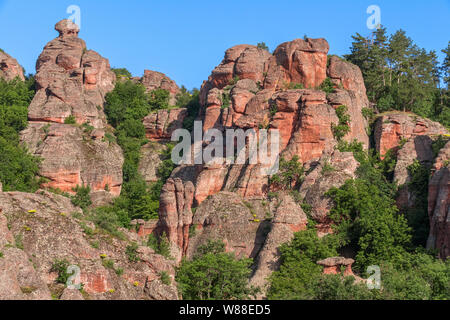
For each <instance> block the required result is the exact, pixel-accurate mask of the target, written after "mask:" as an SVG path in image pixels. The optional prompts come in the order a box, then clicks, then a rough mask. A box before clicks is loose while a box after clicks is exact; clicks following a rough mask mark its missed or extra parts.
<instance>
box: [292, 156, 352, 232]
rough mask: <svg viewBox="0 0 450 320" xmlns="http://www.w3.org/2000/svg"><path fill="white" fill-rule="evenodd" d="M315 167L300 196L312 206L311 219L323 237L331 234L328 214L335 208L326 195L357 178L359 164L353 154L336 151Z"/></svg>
mask: <svg viewBox="0 0 450 320" xmlns="http://www.w3.org/2000/svg"><path fill="white" fill-rule="evenodd" d="M313 166H314V167H311V169H310V173H309V174H308V175H307V176H306V178H305V181H304V182H303V184H302V185H301V187H300V194H301V196H302V197H303V199H304V201H305V203H307V204H309V205H310V206H311V208H312V209H311V217H312V218H313V219H314V220H315V221H316V222H318V224H317V225H316V227H317V229H318V234H319V236H322V235H325V234H328V233H330V232H331V221H330V219H329V217H328V213H329V211H330V210H331V209H332V208H333V202H332V201H331V199H330V198H329V197H327V196H325V195H324V194H325V193H326V192H327V191H328V190H330V189H331V188H333V187H335V188H339V187H341V186H342V185H343V184H344V183H345V181H347V180H348V179H354V178H356V169H357V168H358V167H359V163H358V161H356V160H355V158H354V157H353V153H351V152H340V151H338V150H335V151H334V152H333V153H332V154H331V155H324V156H323V157H322V158H321V159H320V160H319V161H318V162H317V163H315V164H314V165H313Z"/></svg>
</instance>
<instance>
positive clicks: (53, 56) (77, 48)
mask: <svg viewBox="0 0 450 320" xmlns="http://www.w3.org/2000/svg"><path fill="white" fill-rule="evenodd" d="M55 29H56V30H57V31H58V32H59V37H57V38H56V39H54V40H52V41H50V42H49V43H48V44H47V45H46V46H45V48H44V51H43V52H42V53H41V55H40V56H39V59H38V61H37V63H36V71H37V73H36V89H37V92H36V95H35V97H34V99H33V101H32V102H31V104H30V106H29V112H28V119H29V125H28V128H27V129H26V130H25V131H24V132H22V135H21V140H22V142H23V143H24V144H26V145H27V146H28V148H29V149H30V151H31V152H32V153H33V154H35V155H37V156H40V157H41V158H42V159H43V161H42V164H41V168H40V175H41V176H42V177H44V178H47V179H48V182H47V183H46V184H45V187H48V188H55V189H60V190H61V191H65V192H69V193H72V192H73V191H72V189H73V188H74V187H76V186H77V185H86V186H90V187H91V190H92V191H93V192H101V193H104V192H105V190H109V191H107V193H110V194H111V195H113V196H118V195H119V194H120V190H121V186H122V164H123V155H122V151H121V149H120V148H119V146H118V145H117V144H116V143H115V142H112V141H107V139H106V138H105V133H106V132H107V131H108V128H107V124H106V118H105V114H104V113H103V103H104V101H105V100H104V98H105V94H106V93H107V92H109V91H111V90H112V89H113V88H114V83H115V75H114V73H113V72H112V71H111V70H110V67H109V62H108V60H107V59H105V58H103V57H101V56H100V55H99V54H98V53H96V52H95V51H92V50H87V49H86V44H85V42H84V41H83V40H82V39H80V38H78V31H79V30H78V27H77V26H76V25H75V24H73V23H72V22H71V21H70V20H63V21H60V22H58V23H57V24H56V26H55ZM68 120H71V121H68ZM69 122H73V123H72V124H69ZM105 196H106V195H105Z"/></svg>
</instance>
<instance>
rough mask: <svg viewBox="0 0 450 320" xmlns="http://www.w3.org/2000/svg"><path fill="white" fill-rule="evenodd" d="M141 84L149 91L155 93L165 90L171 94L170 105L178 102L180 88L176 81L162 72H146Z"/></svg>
mask: <svg viewBox="0 0 450 320" xmlns="http://www.w3.org/2000/svg"><path fill="white" fill-rule="evenodd" d="M140 82H141V83H142V84H143V85H144V87H145V88H146V89H147V91H153V90H156V89H163V90H167V91H168V92H169V96H170V100H169V104H170V105H175V104H176V102H177V100H176V96H177V94H178V93H180V88H179V87H178V86H177V84H176V83H175V81H173V80H172V79H170V78H169V77H168V76H166V75H165V74H163V73H161V72H157V71H151V70H144V76H143V77H142V78H141V79H140Z"/></svg>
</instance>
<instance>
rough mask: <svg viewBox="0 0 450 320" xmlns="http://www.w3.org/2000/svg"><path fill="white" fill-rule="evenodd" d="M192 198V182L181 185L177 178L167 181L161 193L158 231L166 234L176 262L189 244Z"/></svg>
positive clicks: (181, 182)
mask: <svg viewBox="0 0 450 320" xmlns="http://www.w3.org/2000/svg"><path fill="white" fill-rule="evenodd" d="M193 197H194V185H193V184H192V182H190V181H188V182H186V183H183V181H182V180H181V179H179V178H176V179H168V180H167V182H166V184H165V185H164V187H163V190H162V192H161V198H160V206H159V217H160V219H159V225H158V229H159V231H160V232H161V233H166V235H167V237H168V240H169V242H170V243H171V245H172V247H171V249H172V255H173V257H175V258H176V259H177V261H180V260H181V257H182V256H183V255H184V254H185V253H186V250H187V246H188V244H189V227H190V226H191V224H192V211H191V206H192V203H193Z"/></svg>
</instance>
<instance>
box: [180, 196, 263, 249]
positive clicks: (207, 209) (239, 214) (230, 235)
mask: <svg viewBox="0 0 450 320" xmlns="http://www.w3.org/2000/svg"><path fill="white" fill-rule="evenodd" d="M266 205H267V204H266ZM267 210H269V209H268V208H267ZM265 212H266V211H265V210H264V203H261V201H260V200H257V199H254V200H251V199H248V200H247V201H246V200H244V199H243V198H242V197H241V196H239V195H237V194H236V193H232V192H219V193H218V194H216V195H213V196H211V197H209V198H208V199H206V200H205V201H204V202H202V204H200V206H199V207H198V208H197V210H196V212H195V215H194V218H193V221H192V224H193V225H194V227H195V228H196V232H195V235H191V238H190V240H189V247H188V252H187V256H188V257H192V255H193V254H195V252H196V250H197V248H198V247H199V246H201V245H204V244H206V243H207V242H208V241H209V240H219V241H223V242H224V243H225V250H226V251H227V252H234V253H235V254H236V256H237V257H250V258H255V257H256V256H257V254H258V252H259V250H260V249H261V247H262V245H263V244H264V239H265V237H266V235H267V233H268V231H269V230H270V223H269V222H267V221H265V218H266V216H265Z"/></svg>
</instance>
